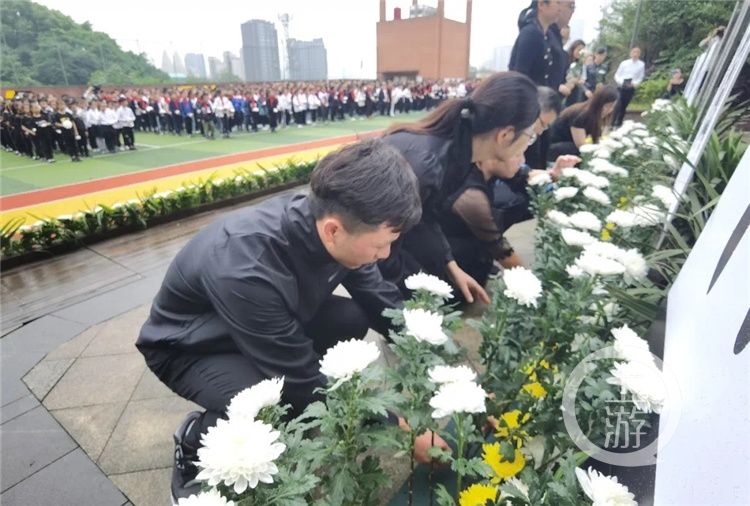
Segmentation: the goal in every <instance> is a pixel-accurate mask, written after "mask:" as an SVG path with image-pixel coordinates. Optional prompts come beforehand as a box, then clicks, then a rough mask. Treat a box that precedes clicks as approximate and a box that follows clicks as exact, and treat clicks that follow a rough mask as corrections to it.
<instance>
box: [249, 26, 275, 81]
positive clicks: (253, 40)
mask: <svg viewBox="0 0 750 506" xmlns="http://www.w3.org/2000/svg"><path fill="white" fill-rule="evenodd" d="M241 30H242V55H243V64H244V69H245V79H246V80H248V81H255V82H257V81H278V80H279V79H280V78H281V71H280V68H279V41H278V35H277V33H276V27H275V26H274V24H273V23H271V22H269V21H264V20H262V19H251V20H250V21H247V22H246V23H242V25H241Z"/></svg>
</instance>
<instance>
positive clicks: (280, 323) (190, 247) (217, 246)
mask: <svg viewBox="0 0 750 506" xmlns="http://www.w3.org/2000/svg"><path fill="white" fill-rule="evenodd" d="M338 284H343V285H344V287H346V289H347V290H348V291H349V293H350V294H351V296H352V298H354V299H355V300H356V301H357V302H358V303H359V304H360V305H361V306H362V308H363V309H364V310H365V311H366V312H367V314H368V316H369V317H370V320H371V323H372V325H373V328H375V329H376V330H378V331H380V332H382V333H384V334H385V335H387V322H386V320H385V319H383V318H382V316H381V313H382V311H383V309H385V308H395V307H400V306H401V304H402V298H401V294H400V293H399V291H398V289H397V288H396V287H395V286H394V285H393V284H391V283H388V282H386V281H384V280H383V278H382V277H381V275H380V272H379V271H378V268H377V266H376V265H374V264H371V265H366V266H364V267H361V268H359V269H356V270H350V269H347V268H346V267H344V266H342V265H341V264H339V263H338V262H336V261H335V260H334V259H333V258H332V257H331V256H330V255H329V254H328V252H327V251H326V249H325V247H324V246H323V243H322V242H321V241H320V237H319V236H318V232H317V230H316V228H315V219H314V217H313V215H312V213H311V211H310V207H309V202H308V200H307V197H306V196H305V195H304V194H297V195H282V196H279V197H276V198H273V199H269V200H267V201H265V202H263V203H261V204H258V205H255V206H252V207H247V208H245V209H241V210H239V211H236V212H233V213H231V214H228V215H227V216H225V217H223V218H221V219H219V220H217V221H215V222H213V223H212V224H210V225H209V226H207V227H206V228H204V229H203V230H201V231H200V232H199V233H198V234H196V235H195V237H193V238H192V239H191V240H190V242H188V243H187V244H186V245H185V247H183V248H182V250H181V251H180V252H179V253H178V254H177V256H176V257H175V259H174V260H173V261H172V263H171V265H170V266H169V269H168V270H167V274H166V276H165V278H164V281H163V283H162V286H161V288H160V289H159V292H158V293H157V295H156V298H155V299H154V302H153V305H152V306H151V312H150V315H149V318H148V320H147V321H146V323H145V324H144V325H143V327H142V328H141V332H140V335H139V337H138V341H137V343H136V346H137V347H138V348H139V349H141V350H143V349H144V348H159V349H167V350H175V352H176V353H206V354H210V353H226V352H235V353H236V352H239V353H242V354H244V355H246V356H247V357H250V358H251V360H252V361H253V362H254V363H255V364H256V365H257V367H258V368H259V370H260V371H261V372H262V373H263V374H265V375H266V377H269V378H270V377H273V376H281V375H283V376H285V384H286V385H287V387H288V391H289V392H293V394H294V396H295V397H297V396H299V397H300V398H304V397H309V396H310V395H311V394H312V391H313V390H314V389H315V388H316V387H321V386H324V385H325V381H324V378H323V377H322V376H321V374H320V372H319V367H320V366H319V363H318V360H319V358H320V357H319V356H318V355H317V354H316V353H315V351H314V349H313V343H312V340H311V339H310V338H308V337H307V336H305V333H304V330H303V327H304V325H305V324H306V323H308V322H309V321H310V320H311V319H312V318H313V316H314V315H315V314H316V313H317V311H318V310H319V308H320V306H321V304H322V303H323V302H324V301H325V300H327V299H328V298H329V297H330V296H331V294H332V292H333V289H334V288H335V287H336V286H337V285H338Z"/></svg>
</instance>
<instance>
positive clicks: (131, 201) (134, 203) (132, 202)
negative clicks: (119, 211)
mask: <svg viewBox="0 0 750 506" xmlns="http://www.w3.org/2000/svg"><path fill="white" fill-rule="evenodd" d="M127 204H128V205H130V206H138V205H140V204H141V201H140V200H138V199H129V200H128V201H127Z"/></svg>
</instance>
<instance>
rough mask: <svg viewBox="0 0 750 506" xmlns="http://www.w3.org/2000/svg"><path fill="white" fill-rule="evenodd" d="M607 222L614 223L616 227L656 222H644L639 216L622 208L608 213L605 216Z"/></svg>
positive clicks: (640, 225) (629, 226)
mask: <svg viewBox="0 0 750 506" xmlns="http://www.w3.org/2000/svg"><path fill="white" fill-rule="evenodd" d="M606 220H607V222H608V223H614V224H615V225H617V226H618V227H622V228H631V227H642V226H646V225H655V224H656V223H644V220H643V219H641V218H639V216H638V215H637V214H635V213H632V212H630V211H623V210H622V209H616V210H614V211H612V212H611V213H609V215H607V218H606Z"/></svg>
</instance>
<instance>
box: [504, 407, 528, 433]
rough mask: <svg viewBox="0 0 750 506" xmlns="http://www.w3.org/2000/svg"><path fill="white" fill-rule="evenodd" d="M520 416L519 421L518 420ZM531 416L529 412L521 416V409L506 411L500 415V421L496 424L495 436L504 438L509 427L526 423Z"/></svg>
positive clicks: (509, 429) (516, 426) (517, 426)
mask: <svg viewBox="0 0 750 506" xmlns="http://www.w3.org/2000/svg"><path fill="white" fill-rule="evenodd" d="M519 418H520V421H519ZM530 418H531V415H530V414H529V413H526V414H525V415H523V417H521V411H520V410H518V409H514V410H513V411H506V412H505V413H503V414H502V415H500V420H501V421H502V423H501V422H498V424H497V427H496V428H497V437H500V438H506V437H508V436H509V435H510V431H511V429H517V428H519V427H520V426H521V424H522V423H526V422H528V421H529V419H530Z"/></svg>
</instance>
